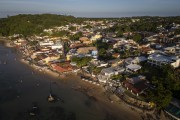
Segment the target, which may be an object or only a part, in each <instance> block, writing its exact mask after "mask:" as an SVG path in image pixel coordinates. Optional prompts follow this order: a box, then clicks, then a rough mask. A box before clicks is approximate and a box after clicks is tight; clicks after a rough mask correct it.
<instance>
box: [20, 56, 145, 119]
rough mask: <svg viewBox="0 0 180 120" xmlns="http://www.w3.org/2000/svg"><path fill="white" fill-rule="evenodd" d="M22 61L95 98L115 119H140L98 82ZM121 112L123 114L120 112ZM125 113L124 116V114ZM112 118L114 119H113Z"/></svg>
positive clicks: (137, 113) (137, 114)
mask: <svg viewBox="0 0 180 120" xmlns="http://www.w3.org/2000/svg"><path fill="white" fill-rule="evenodd" d="M20 61H21V62H22V63H24V64H27V65H28V66H30V67H32V68H33V69H35V70H37V71H39V72H42V73H44V74H48V75H51V76H53V77H56V78H58V79H59V80H61V81H64V83H65V84H69V85H70V86H71V88H72V89H73V90H75V91H80V92H82V93H83V94H85V95H87V96H88V97H92V98H94V101H96V103H97V104H99V105H100V106H101V107H102V108H103V110H104V112H105V113H107V116H109V117H110V118H113V119H115V120H116V119H119V118H121V119H126V120H140V119H141V117H140V114H141V113H139V112H137V111H133V110H132V109H131V108H130V107H129V106H128V105H126V104H124V103H123V102H122V101H121V100H120V99H119V98H118V97H116V96H115V95H113V94H112V95H110V96H107V94H106V91H105V89H104V88H103V87H101V86H98V85H96V84H92V83H89V82H87V81H83V80H81V78H80V77H79V76H77V75H75V74H73V73H71V74H65V75H64V76H63V75H61V76H59V74H58V73H56V72H53V71H51V70H49V69H41V70H40V68H39V67H37V66H36V65H30V64H29V63H28V62H27V61H25V60H23V59H21V60H20ZM119 113H121V114H119ZM122 115H123V116H122ZM113 119H112V120H113Z"/></svg>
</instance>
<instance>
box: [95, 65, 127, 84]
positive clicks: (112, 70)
mask: <svg viewBox="0 0 180 120" xmlns="http://www.w3.org/2000/svg"><path fill="white" fill-rule="evenodd" d="M124 71H125V69H124V68H123V67H119V66H116V67H109V68H104V69H102V70H101V73H100V74H99V75H98V79H99V81H100V82H103V83H106V82H107V81H108V80H110V77H111V76H113V75H118V74H119V73H123V72H124Z"/></svg>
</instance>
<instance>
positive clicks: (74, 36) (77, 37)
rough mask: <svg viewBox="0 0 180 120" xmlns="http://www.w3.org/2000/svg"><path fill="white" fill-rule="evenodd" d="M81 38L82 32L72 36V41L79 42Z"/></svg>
mask: <svg viewBox="0 0 180 120" xmlns="http://www.w3.org/2000/svg"><path fill="white" fill-rule="evenodd" d="M80 37H82V32H78V33H76V34H74V35H71V36H70V40H72V41H76V40H79V38H80Z"/></svg>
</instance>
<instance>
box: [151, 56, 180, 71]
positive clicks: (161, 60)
mask: <svg viewBox="0 0 180 120" xmlns="http://www.w3.org/2000/svg"><path fill="white" fill-rule="evenodd" d="M148 63H150V64H151V65H156V66H162V65H167V64H170V65H171V66H173V67H174V68H177V67H179V63H180V58H179V57H178V56H167V55H162V54H159V53H154V54H152V55H150V56H149V57H148Z"/></svg>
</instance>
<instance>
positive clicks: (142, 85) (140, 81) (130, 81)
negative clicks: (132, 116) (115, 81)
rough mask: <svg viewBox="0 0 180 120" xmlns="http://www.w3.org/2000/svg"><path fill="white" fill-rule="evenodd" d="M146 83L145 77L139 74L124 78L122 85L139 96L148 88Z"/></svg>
mask: <svg viewBox="0 0 180 120" xmlns="http://www.w3.org/2000/svg"><path fill="white" fill-rule="evenodd" d="M146 83H147V81H146V77H145V76H142V75H139V76H137V77H132V78H126V81H124V82H123V86H124V87H125V88H126V89H127V90H129V91H131V92H132V93H133V94H135V95H136V96H139V95H140V94H142V93H143V91H144V90H146V89H147V88H148V86H147V85H146Z"/></svg>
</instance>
